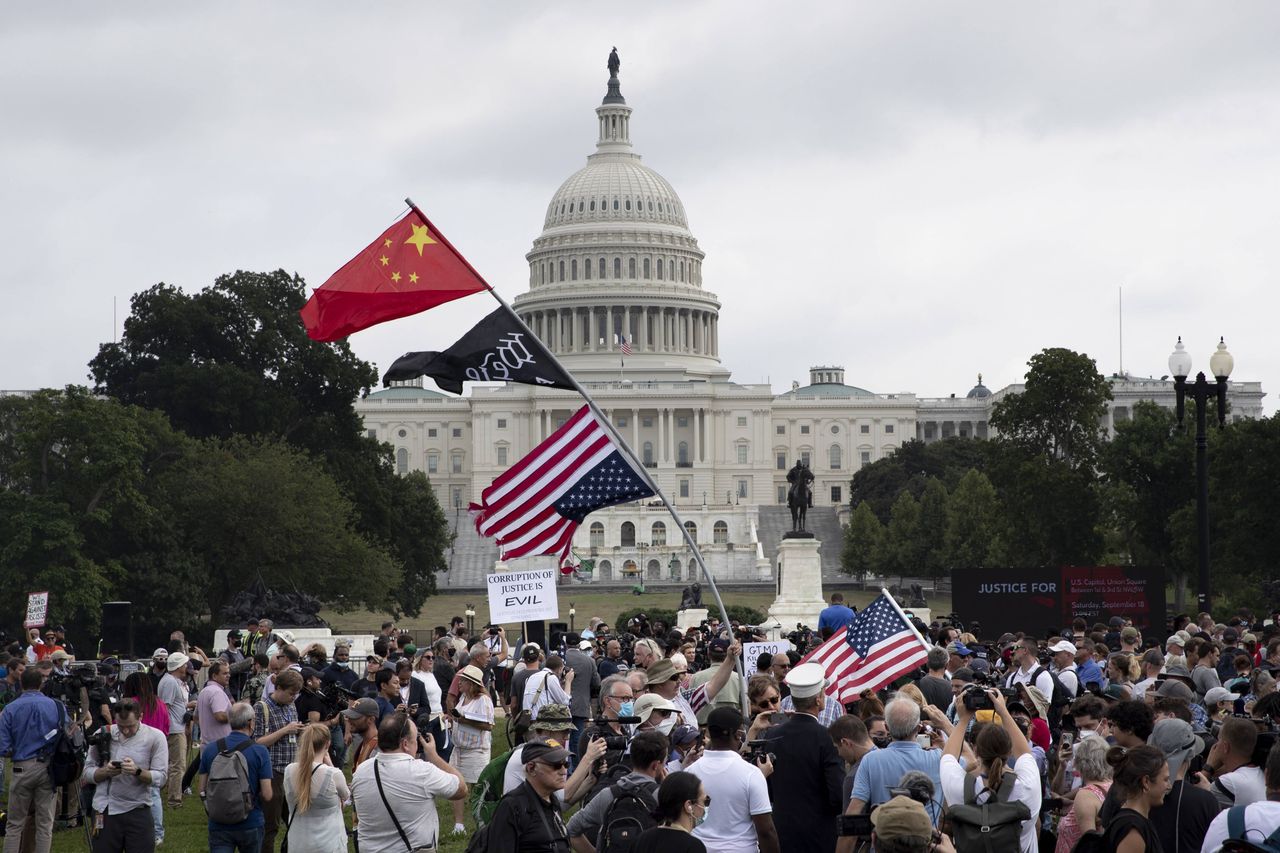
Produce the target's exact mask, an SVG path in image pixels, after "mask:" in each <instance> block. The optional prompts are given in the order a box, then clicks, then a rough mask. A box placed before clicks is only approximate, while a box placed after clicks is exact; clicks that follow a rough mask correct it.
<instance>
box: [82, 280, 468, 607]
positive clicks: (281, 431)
mask: <svg viewBox="0 0 1280 853" xmlns="http://www.w3.org/2000/svg"><path fill="white" fill-rule="evenodd" d="M305 302H306V294H305V283H304V282H303V280H302V279H301V278H299V277H297V276H291V275H289V274H288V273H285V272H284V271H283V270H277V271H275V272H272V273H253V272H243V271H241V272H237V273H235V274H234V275H224V276H221V277H219V278H218V279H217V280H216V281H215V282H214V284H213V285H212V286H210V287H207V288H205V289H204V290H202V291H200V292H198V293H194V294H187V293H184V292H183V291H181V290H179V289H178V288H176V287H173V286H171V285H166V284H157V285H155V286H154V287H151V288H150V289H148V290H145V291H143V292H142V293H139V294H138V295H136V296H135V297H134V298H133V300H132V307H131V313H130V316H129V318H128V319H126V321H125V326H124V335H123V336H122V338H121V340H120V342H119V343H115V344H105V345H103V346H102V347H101V348H100V349H99V352H98V355H97V356H96V357H95V358H94V359H93V360H92V361H91V362H90V365H89V366H90V370H91V372H92V375H93V377H94V379H95V381H96V383H97V384H96V387H95V390H97V391H98V392H99V393H104V394H108V395H110V396H112V397H114V398H116V399H119V400H122V401H124V402H128V403H134V404H137V405H142V406H147V407H150V408H155V409H158V410H160V411H163V412H165V413H166V414H167V415H168V416H169V417H170V418H171V419H172V421H173V423H174V425H175V426H176V427H178V428H179V429H181V430H184V431H186V432H187V433H189V434H190V435H192V436H196V437H199V438H211V439H230V438H232V437H236V436H244V437H251V438H258V439H274V440H281V441H285V442H287V443H288V444H290V445H291V446H293V447H295V448H297V449H299V450H303V451H306V452H308V453H310V454H312V455H313V456H314V457H315V458H316V459H318V460H320V461H321V462H322V463H323V464H324V466H325V468H326V469H327V470H328V472H329V473H330V474H331V475H332V476H333V477H334V479H336V480H337V482H338V484H339V485H340V486H341V488H342V490H343V492H344V493H345V494H346V496H347V498H348V499H349V500H350V501H351V503H352V504H353V505H354V507H355V512H356V513H357V516H356V527H357V529H358V531H359V532H360V533H362V534H363V535H364V536H366V537H367V538H368V539H369V540H370V544H371V545H373V546H374V547H376V548H379V549H384V550H386V551H388V552H389V553H390V554H391V556H392V558H393V559H394V560H395V561H396V562H397V563H398V564H399V565H400V567H401V576H402V578H403V584H402V586H401V588H400V594H401V595H402V596H403V597H402V598H400V599H399V600H398V601H397V602H396V604H395V607H396V609H397V611H399V612H403V613H406V614H408V615H414V614H416V613H417V612H418V611H419V608H420V606H421V603H422V600H423V597H425V595H426V594H428V593H430V592H431V591H433V590H434V577H433V575H434V572H436V571H438V570H439V569H440V568H441V567H442V566H443V565H444V557H443V553H444V549H445V548H446V547H447V545H448V541H449V537H450V534H449V532H448V528H447V526H446V524H445V520H444V516H443V514H442V513H441V512H440V509H439V506H438V504H437V503H436V500H435V496H434V493H432V492H431V491H430V490H423V489H422V488H421V484H416V485H414V484H406V483H403V482H401V481H400V480H399V478H398V477H397V475H396V473H395V469H394V465H393V462H392V458H391V448H390V446H389V445H386V444H383V443H380V442H377V441H375V440H373V439H370V438H368V437H367V436H366V434H365V432H364V430H363V427H362V424H361V421H360V417H359V415H357V414H356V411H355V406H354V404H355V401H356V399H357V398H358V397H360V396H361V395H363V394H366V393H368V391H369V389H370V388H371V387H372V386H373V385H374V384H375V383H376V382H377V379H378V376H377V372H376V371H375V370H374V368H373V366H372V365H370V364H368V363H367V362H364V361H361V360H360V359H358V358H356V357H355V356H354V355H353V354H352V352H351V349H350V347H349V346H348V345H347V343H346V342H345V341H341V342H338V343H320V342H317V341H313V340H311V339H310V338H308V337H307V336H306V332H305V330H304V329H303V326H302V324H301V322H300V321H299V319H298V313H297V312H298V310H299V309H300V308H301V307H302V306H303V304H304V303H305Z"/></svg>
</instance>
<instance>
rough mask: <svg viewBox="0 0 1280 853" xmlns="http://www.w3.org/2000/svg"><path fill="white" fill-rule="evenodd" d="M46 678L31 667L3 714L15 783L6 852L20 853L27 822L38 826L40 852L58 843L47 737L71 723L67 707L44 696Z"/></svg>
mask: <svg viewBox="0 0 1280 853" xmlns="http://www.w3.org/2000/svg"><path fill="white" fill-rule="evenodd" d="M43 685H44V673H43V672H41V671H40V668H39V667H35V666H30V667H27V669H26V670H25V671H24V672H23V673H22V695H21V696H19V697H18V698H17V699H14V700H13V701H12V702H10V703H9V704H8V705H6V706H5V707H4V713H3V714H0V755H2V756H4V757H5V758H8V759H9V763H10V765H11V767H12V773H13V781H12V784H11V786H10V788H9V823H8V827H7V832H6V833H5V837H4V853H18V850H19V849H21V847H22V834H23V830H24V829H25V828H26V826H27V823H28V822H30V823H31V824H32V827H33V832H32V835H33V836H34V838H35V845H34V851H35V853H48V851H49V845H50V844H52V843H53V812H54V809H55V807H56V805H57V802H56V800H55V797H54V787H53V781H52V779H51V778H50V775H49V768H48V766H47V764H46V762H47V760H48V757H49V752H50V747H49V741H48V740H47V739H46V738H45V735H46V734H48V733H49V732H51V731H56V730H57V729H58V728H59V726H60V725H63V724H62V723H60V721H63V720H65V719H66V712H65V710H63V709H62V707H61V706H60V705H59V704H58V703H57V702H55V701H54V700H52V699H50V698H49V697H48V696H45V695H44V694H43V693H41V692H40V688H41V687H42V686H43Z"/></svg>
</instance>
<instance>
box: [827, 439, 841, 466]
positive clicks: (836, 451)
mask: <svg viewBox="0 0 1280 853" xmlns="http://www.w3.org/2000/svg"><path fill="white" fill-rule="evenodd" d="M828 452H829V453H830V455H831V470H832V471H839V470H840V466H841V463H842V462H843V459H842V454H841V452H840V445H838V444H833V445H831V450H830V451H828Z"/></svg>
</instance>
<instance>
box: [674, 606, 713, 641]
mask: <svg viewBox="0 0 1280 853" xmlns="http://www.w3.org/2000/svg"><path fill="white" fill-rule="evenodd" d="M707 612H708V611H707V608H705V607H690V608H689V609H688V610H680V611H678V612H677V613H676V628H677V629H678V630H679V631H680V633H682V634H683V633H684V632H685V631H688V630H689V629H690V628H697V627H698V626H699V625H701V624H702V622H703V620H705V619H706V618H707Z"/></svg>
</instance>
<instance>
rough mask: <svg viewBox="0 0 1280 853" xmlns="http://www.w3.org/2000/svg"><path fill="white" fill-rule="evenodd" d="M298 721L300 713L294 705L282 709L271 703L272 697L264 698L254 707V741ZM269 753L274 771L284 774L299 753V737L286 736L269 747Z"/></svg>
mask: <svg viewBox="0 0 1280 853" xmlns="http://www.w3.org/2000/svg"><path fill="white" fill-rule="evenodd" d="M297 720H298V711H297V709H295V708H294V707H293V704H292V703H290V704H288V705H285V706H284V707H281V706H279V705H277V704H276V703H275V702H273V701H271V697H270V696H264V697H262V701H261V702H259V703H258V704H257V705H254V706H253V739H254V740H257V739H258V738H260V737H263V736H264V735H267V734H270V733H271V732H274V731H275V730H276V729H279V728H283V727H284V726H286V725H288V724H289V723H294V722H297ZM267 752H269V753H271V769H272V771H274V772H276V773H283V772H284V769H285V768H286V767H288V766H289V765H290V764H292V763H293V759H294V757H295V756H296V755H297V753H298V736H297V735H285V736H284V737H282V738H280V740H278V741H276V742H275V743H273V744H271V746H269V747H267Z"/></svg>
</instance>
